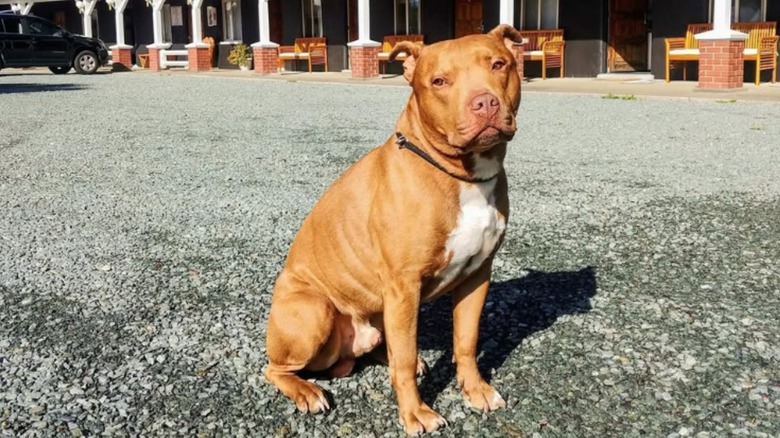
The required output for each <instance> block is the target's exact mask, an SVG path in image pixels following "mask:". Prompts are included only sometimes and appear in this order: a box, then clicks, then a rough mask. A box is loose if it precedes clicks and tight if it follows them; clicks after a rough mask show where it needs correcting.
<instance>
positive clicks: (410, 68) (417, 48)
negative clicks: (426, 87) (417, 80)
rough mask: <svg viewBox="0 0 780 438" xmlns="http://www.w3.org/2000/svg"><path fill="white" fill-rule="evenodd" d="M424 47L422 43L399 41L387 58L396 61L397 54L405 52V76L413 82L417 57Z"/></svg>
mask: <svg viewBox="0 0 780 438" xmlns="http://www.w3.org/2000/svg"><path fill="white" fill-rule="evenodd" d="M422 48H423V45H422V43H413V42H411V41H399V42H398V44H396V45H395V46H394V47H393V50H392V51H391V52H390V56H389V57H388V58H387V60H388V61H390V62H392V61H395V58H396V56H398V55H399V54H401V53H405V54H406V59H405V60H404V78H406V80H407V81H408V82H412V76H413V75H414V67H415V66H416V65H417V58H419V57H420V52H421V51H422Z"/></svg>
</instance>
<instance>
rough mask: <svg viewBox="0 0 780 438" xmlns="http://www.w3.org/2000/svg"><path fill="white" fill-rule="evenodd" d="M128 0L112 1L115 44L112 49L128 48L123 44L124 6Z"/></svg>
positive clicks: (128, 47)
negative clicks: (114, 21)
mask: <svg viewBox="0 0 780 438" xmlns="http://www.w3.org/2000/svg"><path fill="white" fill-rule="evenodd" d="M128 2H129V0H116V1H115V2H114V19H115V20H116V44H115V45H113V46H111V48H112V49H130V48H131V47H130V46H128V45H127V44H125V8H126V7H127V3H128Z"/></svg>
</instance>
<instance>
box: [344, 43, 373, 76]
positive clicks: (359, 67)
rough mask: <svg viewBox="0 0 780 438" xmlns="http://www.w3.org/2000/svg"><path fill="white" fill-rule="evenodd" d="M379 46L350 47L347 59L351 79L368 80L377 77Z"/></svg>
mask: <svg viewBox="0 0 780 438" xmlns="http://www.w3.org/2000/svg"><path fill="white" fill-rule="evenodd" d="M379 49H380V47H379V46H376V47H373V46H369V47H350V49H349V58H350V63H351V64H352V65H351V69H352V77H353V78H356V79H368V78H375V77H378V76H379V60H378V59H377V57H376V56H377V55H378V54H379Z"/></svg>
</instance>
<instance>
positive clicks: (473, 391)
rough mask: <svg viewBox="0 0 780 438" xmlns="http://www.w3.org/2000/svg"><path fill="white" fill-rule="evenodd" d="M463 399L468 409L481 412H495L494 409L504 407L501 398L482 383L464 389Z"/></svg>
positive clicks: (490, 387)
mask: <svg viewBox="0 0 780 438" xmlns="http://www.w3.org/2000/svg"><path fill="white" fill-rule="evenodd" d="M463 397H464V398H465V399H466V404H467V405H468V406H469V407H471V408H472V409H476V410H478V411H482V412H489V411H495V410H496V409H499V408H505V407H506V402H505V401H504V399H503V397H501V394H499V393H498V391H496V390H495V389H494V388H493V387H492V386H490V385H488V384H487V383H485V382H484V381H482V382H480V383H479V384H477V385H475V386H474V387H472V388H467V387H464V388H463Z"/></svg>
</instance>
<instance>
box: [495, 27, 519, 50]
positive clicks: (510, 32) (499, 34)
mask: <svg viewBox="0 0 780 438" xmlns="http://www.w3.org/2000/svg"><path fill="white" fill-rule="evenodd" d="M488 35H493V36H494V37H496V38H498V40H499V41H501V42H502V43H504V45H505V46H506V48H507V49H509V50H512V45H513V44H514V43H518V44H521V43H522V42H523V36H522V35H521V34H520V32H519V31H518V30H517V29H515V28H514V27H512V26H510V25H508V24H499V25H498V26H496V27H495V28H494V29H493V30H491V31H490V33H489V34H488Z"/></svg>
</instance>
